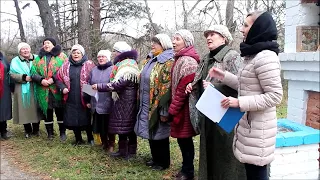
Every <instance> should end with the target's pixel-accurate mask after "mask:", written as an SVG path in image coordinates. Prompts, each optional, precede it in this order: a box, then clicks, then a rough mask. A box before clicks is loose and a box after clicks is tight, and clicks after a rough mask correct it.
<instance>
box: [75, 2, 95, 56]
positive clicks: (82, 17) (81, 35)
mask: <svg viewBox="0 0 320 180" xmlns="http://www.w3.org/2000/svg"><path fill="white" fill-rule="evenodd" d="M77 6H78V42H79V44H81V45H82V46H83V47H84V49H85V50H86V52H87V53H86V54H87V55H88V57H89V58H91V48H90V45H91V41H90V40H91V38H90V33H91V32H92V31H91V27H90V4H89V1H87V0H78V1H77Z"/></svg>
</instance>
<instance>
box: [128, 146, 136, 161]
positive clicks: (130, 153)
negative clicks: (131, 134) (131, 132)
mask: <svg viewBox="0 0 320 180" xmlns="http://www.w3.org/2000/svg"><path fill="white" fill-rule="evenodd" d="M136 154H137V144H130V145H128V158H131V157H134V156H135V155H136Z"/></svg>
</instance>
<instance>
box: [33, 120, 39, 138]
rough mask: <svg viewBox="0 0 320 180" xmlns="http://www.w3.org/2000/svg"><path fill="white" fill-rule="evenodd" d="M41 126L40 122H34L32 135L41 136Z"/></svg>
mask: <svg viewBox="0 0 320 180" xmlns="http://www.w3.org/2000/svg"><path fill="white" fill-rule="evenodd" d="M39 126H40V122H38V123H32V135H34V136H37V137H39V136H40V131H39Z"/></svg>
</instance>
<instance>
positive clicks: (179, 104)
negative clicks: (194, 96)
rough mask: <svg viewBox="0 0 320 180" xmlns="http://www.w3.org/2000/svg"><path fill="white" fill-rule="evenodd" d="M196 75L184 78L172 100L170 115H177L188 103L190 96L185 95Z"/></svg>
mask: <svg viewBox="0 0 320 180" xmlns="http://www.w3.org/2000/svg"><path fill="white" fill-rule="evenodd" d="M194 76H195V73H192V74H190V75H187V76H185V77H183V78H182V79H181V80H180V82H179V84H178V86H177V89H176V92H175V95H174V97H173V98H172V101H171V104H170V107H169V113H170V114H172V115H177V114H178V113H179V112H180V111H181V109H182V108H183V105H184V103H186V101H187V98H188V96H189V95H188V94H186V93H185V89H186V86H187V85H188V84H189V83H191V82H192V81H193V79H194Z"/></svg>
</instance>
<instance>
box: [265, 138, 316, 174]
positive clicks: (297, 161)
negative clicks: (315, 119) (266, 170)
mask: <svg viewBox="0 0 320 180" xmlns="http://www.w3.org/2000/svg"><path fill="white" fill-rule="evenodd" d="M318 148H319V145H318V144H310V145H301V146H292V147H281V148H277V149H276V151H275V160H274V161H273V162H272V163H271V165H270V180H281V179H287V180H289V179H306V180H316V179H318V178H319V161H318V160H317V159H318V157H319V152H318Z"/></svg>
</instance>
